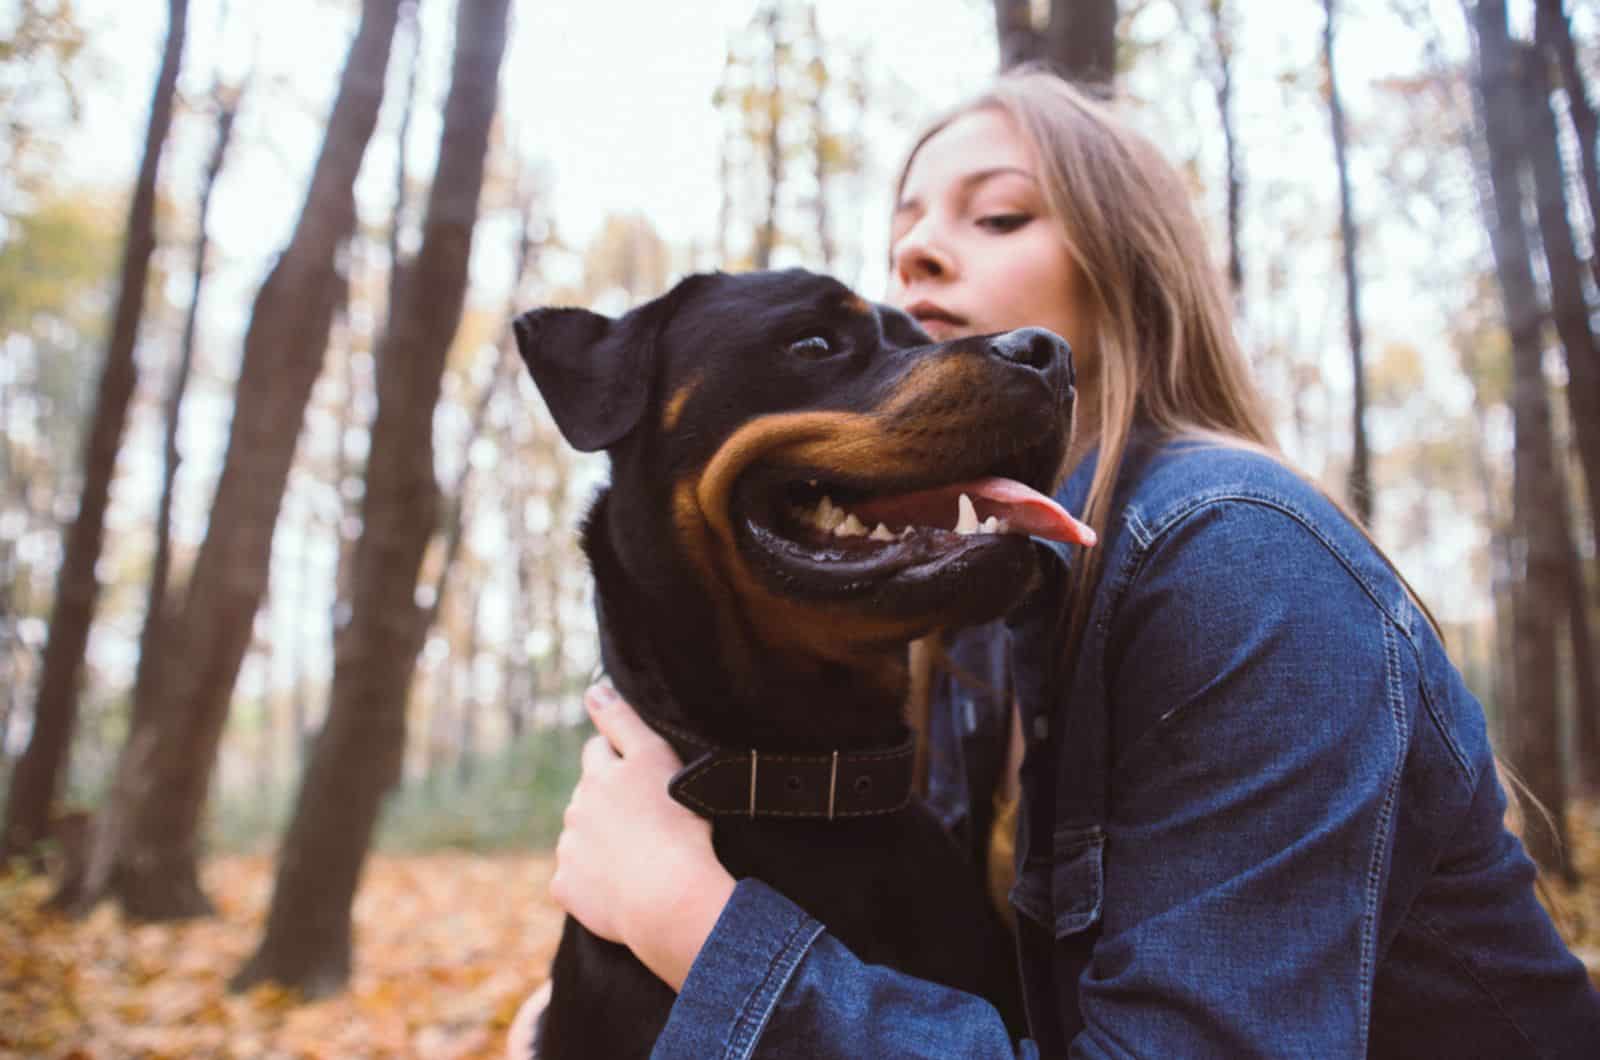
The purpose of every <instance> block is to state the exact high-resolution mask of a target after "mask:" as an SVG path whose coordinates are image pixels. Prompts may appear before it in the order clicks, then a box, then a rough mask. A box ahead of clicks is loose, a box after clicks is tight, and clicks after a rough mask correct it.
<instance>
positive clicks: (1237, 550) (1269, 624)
mask: <svg viewBox="0 0 1600 1060" xmlns="http://www.w3.org/2000/svg"><path fill="white" fill-rule="evenodd" d="M1091 474H1092V468H1090V467H1083V468H1080V470H1079V472H1078V473H1077V474H1075V475H1074V476H1073V478H1072V480H1071V481H1069V482H1068V483H1067V485H1066V487H1065V488H1064V489H1063V491H1062V500H1063V503H1064V504H1066V505H1067V507H1068V508H1069V509H1071V510H1080V509H1081V506H1082V502H1083V499H1084V497H1085V495H1086V493H1087V488H1088V482H1089V478H1090V476H1091ZM1113 511H1114V512H1115V513H1116V514H1115V516H1114V518H1113V520H1112V525H1111V526H1109V527H1108V528H1107V533H1106V535H1105V538H1104V540H1103V541H1102V543H1101V545H1100V546H1099V547H1100V548H1101V549H1103V550H1104V551H1103V563H1104V566H1103V568H1102V569H1103V571H1104V574H1103V576H1102V578H1101V580H1100V583H1099V585H1098V587H1097V589H1096V591H1095V597H1094V600H1093V604H1092V609H1091V613H1090V617H1089V621H1088V625H1087V627H1086V632H1085V634H1084V638H1083V644H1082V649H1081V651H1080V652H1079V653H1078V656H1077V659H1076V662H1075V664H1074V665H1073V666H1072V667H1071V672H1070V675H1063V677H1062V678H1059V679H1057V678H1052V677H1051V676H1049V675H1051V674H1052V673H1053V671H1054V669H1055V667H1054V665H1053V664H1054V663H1055V662H1057V661H1058V660H1059V658H1060V652H1061V650H1062V649H1061V647H1060V645H1059V644H1058V643H1055V642H1054V641H1053V640H1052V639H1051V637H1050V635H1049V628H1050V623H1049V622H1048V620H1047V619H1048V616H1050V615H1052V614H1053V613H1054V609H1055V607H1056V605H1057V602H1058V601H1059V595H1058V594H1059V593H1060V592H1061V591H1062V589H1063V586H1064V584H1065V579H1064V571H1062V570H1061V569H1057V570H1056V571H1055V572H1054V576H1053V577H1050V578H1047V579H1046V580H1045V584H1044V585H1043V586H1042V587H1041V589H1040V590H1039V591H1038V592H1037V593H1035V594H1034V595H1033V597H1032V598H1030V599H1029V600H1028V601H1026V602H1025V603H1024V604H1023V605H1022V606H1020V607H1019V608H1018V610H1017V612H1016V613H1014V614H1013V615H1012V616H1011V617H1010V619H1009V624H1008V625H1007V626H1004V627H1001V626H995V627H988V628H986V629H984V630H980V631H977V632H975V633H974V634H971V635H969V636H968V638H967V639H966V641H965V644H964V646H963V648H964V650H965V651H966V652H967V655H966V658H967V659H968V660H969V661H970V660H974V659H976V660H978V661H979V662H982V661H983V660H984V659H987V660H988V661H989V663H990V664H991V668H990V670H989V673H990V675H991V677H993V676H1000V677H1001V678H1002V679H1003V675H1004V672H1005V670H1004V667H1003V666H999V665H998V663H1000V662H1003V656H1004V653H1005V651H1007V650H1008V651H1009V652H1010V653H1011V655H1012V656H1013V658H1012V661H1011V666H1010V670H1009V672H1010V673H1011V674H1012V675H1013V678H1012V679H1013V680H1014V681H1015V687H1014V689H1012V690H1011V691H1013V692H1014V694H1015V695H1016V697H1017V700H1018V702H1019V703H1020V705H1021V709H1022V711H1023V726H1024V732H1025V734H1026V735H1027V742H1028V746H1027V750H1026V755H1025V758H1024V762H1023V767H1022V814H1021V820H1020V822H1019V827H1018V844H1017V846H1018V849H1017V861H1018V876H1017V882H1016V886H1015V887H1014V888H1013V890H1012V892H1011V903H1012V905H1013V907H1014V908H1015V909H1016V911H1017V912H1018V914H1019V915H1018V917H1017V922H1018V935H1019V937H1018V952H1019V955H1020V959H1021V963H1022V970H1023V976H1024V981H1025V989H1026V993H1027V1003H1028V1017H1029V1026H1030V1028H1031V1030H1030V1033H1031V1035H1032V1039H1031V1040H1030V1041H1026V1042H1021V1043H1016V1042H1012V1041H1009V1040H1008V1039H1007V1036H1006V1032H1005V1029H1004V1027H1003V1026H1002V1024H1001V1022H1000V1019H999V1017H998V1016H997V1015H996V1013H995V1012H994V1010H993V1009H991V1008H990V1007H989V1006H988V1005H987V1004H985V1003H984V1002H983V1001H981V1000H980V999H978V998H976V997H973V996H970V995H965V994H961V993H958V992H956V991H952V990H949V989H946V988H943V987H940V986H936V985H933V984H930V983H926V982H922V981H918V980H915V979H912V978H910V977H908V976H905V975H901V974H899V973H896V972H893V971H889V970H887V969H884V968H881V967H876V966H868V965H864V964H862V963H861V962H860V961H858V960H857V959H856V958H855V957H854V956H852V955H851V954H850V953H849V952H848V951H847V950H846V949H845V948H844V947H843V946H841V945H840V944H839V943H838V942H837V941H835V940H834V939H833V938H832V937H831V936H830V935H828V934H827V932H825V931H824V930H823V929H822V928H821V926H820V925H819V924H817V923H816V921H814V920H813V919H812V918H811V917H809V916H807V915H806V914H805V913H804V912H803V911H801V910H800V909H799V908H797V907H796V906H794V905H793V904H792V903H790V902H789V901H788V900H787V899H785V898H783V897H782V896H780V895H778V894H777V893H775V892H774V891H772V890H771V889H770V888H768V887H766V886H765V885H763V884H761V883H759V882H757V881H753V880H744V881H741V882H740V883H739V885H738V887H737V888H736V890H735V892H734V895H733V898H732V899H731V901H730V902H729V904H728V906H727V908H726V909H725V910H724V911H723V914H722V916H721V918H720V920H719V921H718V923H717V925H716V927H715V929H714V930H713V932H712V934H711V936H710V938H709V939H708V941H707V943H706V945H705V947H704V948H703V950H702V951H701V953H700V955H699V957H698V958H697V960H696V962H695V964H694V966H693V968H692V969H691V971H690V974H689V977H688V980H687V982H685V984H684V988H683V991H682V993H681V994H680V996H679V998H678V1001H677V1004H676V1005H675V1007H674V1009H673V1013H672V1017H671V1019H670V1021H669V1023H668V1026H667V1029H666V1032H665V1033H664V1034H663V1036H662V1037H661V1039H660V1041H659V1043H658V1044H657V1047H656V1052H655V1055H657V1056H662V1057H695V1058H701V1057H711V1056H726V1057H746V1056H759V1057H772V1058H779V1057H783V1058H788V1057H794V1058H802V1057H803V1058H814V1057H820V1056H831V1057H889V1056H896V1057H899V1056H929V1057H934V1056H937V1057H953V1056H962V1057H1000V1056H1039V1055H1043V1056H1068V1055H1071V1056H1084V1057H1102V1056H1104V1057H1128V1056H1138V1057H1174V1056H1184V1057H1198V1056H1215V1057H1230V1058H1233V1057H1246V1056H1274V1057H1279V1056H1307V1057H1358V1056H1363V1055H1367V1056H1376V1057H1430V1056H1438V1057H1494V1058H1506V1057H1536V1056H1537V1057H1591V1058H1592V1057H1600V995H1597V994H1596V992H1595V990H1594V988H1593V987H1592V986H1591V985H1590V984H1589V981H1588V979H1587V977H1586V975H1585V972H1584V969H1583V967H1582V965H1581V964H1580V963H1579V962H1578V961H1577V959H1576V958H1574V957H1573V956H1572V955H1571V954H1570V953H1569V952H1568V951H1567V950H1566V948H1565V947H1564V946H1563V945H1562V943H1561V941H1560V939H1559V937H1558V936H1557V935H1556V932H1555V930H1554V928H1553V927H1552V925H1551V923H1550V920H1549V918H1548V917H1547V916H1546V915H1545V913H1544V911H1543V909H1542V908H1541V907H1540V906H1539V904H1538V903H1537V901H1536V900H1535V897H1534V892H1533V878H1534V870H1533V867H1532V865H1531V864H1530V863H1529V861H1528V859H1527V857H1526V855H1525V854H1524V852H1523V850H1522V847H1521V844H1520V843H1519V842H1518V841H1517V840H1516V839H1515V838H1514V837H1513V836H1511V835H1510V834H1508V833H1507V832H1506V831H1505V829H1504V828H1503V826H1502V824H1501V820H1502V816H1503V814H1504V811H1505V800H1504V797H1503V795H1502V792H1501V789H1500V787H1499V784H1498V781H1497V779H1496V775H1495V771H1494V767H1493V764H1492V759H1491V755H1490V748H1489V742H1488V737H1487V733H1486V730H1485V724H1484V717H1483V712H1482V709H1481V708H1480V707H1479V705H1478V703H1477V702H1476V701H1475V700H1474V699H1473V697H1472V696H1471V694H1470V693H1469V692H1468V691H1467V690H1466V688H1465V686H1464V685H1463V684H1462V681H1461V678H1460V676H1459V675H1458V673H1457V672H1456V670H1455V668H1454V667H1453V666H1452V665H1451V664H1450V662H1449V660H1448V659H1447V658H1446V657H1445V654H1444V650H1443V648H1442V646H1441V644H1440V642H1439V640H1438V638H1437V637H1436V636H1435V635H1434V633H1433V631H1432V629H1431V628H1430V626H1429V624H1428V622H1427V621H1426V619H1425V618H1424V617H1423V616H1422V615H1421V614H1420V613H1419V611H1418V610H1417V608H1416V606H1415V605H1414V604H1413V603H1412V602H1411V600H1410V599H1409V598H1408V596H1407V594H1406V592H1405V590H1404V588H1403V587H1402V586H1401V584H1400V582H1399V580H1398V579H1397V578H1396V577H1395V575H1394V573H1393V572H1392V571H1391V570H1390V569H1389V568H1388V566H1387V565H1386V564H1385V563H1384V561H1383V559H1382V558H1381V557H1380V556H1379V555H1378V554H1377V553H1376V552H1375V550H1374V549H1373V548H1372V547H1371V545H1370V544H1369V543H1368V542H1367V541H1366V539H1365V538H1364V537H1363V536H1362V535H1361V534H1360V533H1359V532H1358V531H1357V530H1356V529H1355V528H1354V527H1352V526H1351V525H1350V524H1349V522H1348V521H1347V520H1346V519H1345V518H1344V517H1343V516H1342V515H1340V513H1339V512H1338V511H1337V510H1336V509H1335V508H1334V507H1333V506H1332V505H1330V504H1329V503H1328V502H1327V500H1326V499H1325V498H1323V497H1322V496H1321V495H1320V494H1318V493H1317V491H1316V490H1314V489H1312V488H1311V487H1310V486H1308V485H1307V484H1306V483H1304V482H1303V481H1301V480H1300V479H1299V478H1298V477H1297V476H1296V475H1294V474H1293V473H1292V472H1290V471H1288V470H1287V469H1285V468H1283V467H1281V466H1279V465H1278V464H1276V463H1274V462H1273V461H1271V460H1268V459H1267V458H1265V457H1262V456H1258V455H1255V454H1251V453H1246V452H1241V451H1238V450H1234V449H1228V448H1222V447H1218V446H1214V445H1209V444H1202V443H1197V442H1181V443H1173V442H1169V443H1167V444H1164V445H1154V444H1150V445H1135V446H1133V447H1131V448H1130V452H1129V457H1128V460H1127V462H1126V464H1125V466H1124V473H1123V475H1122V478H1121V487H1120V489H1119V492H1118V499H1117V500H1116V502H1115V504H1114V506H1113ZM1050 555H1051V556H1052V557H1055V554H1054V553H1051V554H1050ZM1056 561H1057V558H1052V559H1051V562H1056ZM997 644H999V645H1001V647H1000V648H998V649H997V648H996V647H995V645H997ZM947 691H950V694H947V695H945V696H943V697H941V701H940V704H939V705H940V706H941V708H942V710H943V714H942V715H941V716H940V719H939V720H937V721H936V722H935V724H934V725H933V727H932V730H933V743H934V754H933V758H932V761H933V778H932V786H931V790H930V797H931V801H932V802H933V803H934V805H935V807H936V808H937V809H939V810H940V811H941V812H942V813H943V814H944V815H945V819H946V821H947V823H948V824H949V825H950V826H951V828H952V830H953V831H954V832H955V833H956V834H957V835H958V837H960V838H963V839H965V840H967V841H968V842H969V843H971V844H973V849H974V850H975V851H976V850H977V849H978V848H979V846H980V845H981V842H982V840H983V837H984V833H985V831H986V828H987V817H986V814H985V812H984V811H985V810H986V808H987V806H988V798H987V793H988V791H989V789H990V786H991V785H992V782H993V776H994V770H995V769H996V768H997V766H996V764H995V763H996V758H995V757H994V754H993V753H992V752H993V751H994V749H995V748H997V747H998V746H1000V741H1001V739H1002V738H1003V730H1004V714H1003V706H1001V704H1003V699H1002V698H1000V697H994V698H988V699H984V698H982V697H978V698H974V697H973V696H972V695H970V694H962V693H960V692H956V691H953V690H950V689H947ZM985 749H987V750H985ZM928 929H929V930H930V931H937V930H938V925H936V924H930V925H929V926H928Z"/></svg>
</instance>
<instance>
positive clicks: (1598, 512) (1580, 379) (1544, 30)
mask: <svg viewBox="0 0 1600 1060" xmlns="http://www.w3.org/2000/svg"><path fill="white" fill-rule="evenodd" d="M1537 27H1538V28H1537V34H1538V43H1539V46H1540V47H1541V48H1542V49H1543V50H1544V52H1545V56H1546V58H1547V60H1551V61H1554V62H1556V63H1557V64H1558V66H1559V69H1560V72H1561V87H1562V88H1563V89H1564V90H1565V91H1566V96H1567V110H1568V113H1570V114H1571V116H1572V127H1573V131H1574V132H1576V133H1577V141H1578V156H1579V163H1580V164H1579V169H1580V171H1581V172H1582V174H1583V182H1582V183H1583V188H1584V192H1585V193H1586V198H1587V201H1588V206H1589V224H1590V226H1591V228H1590V230H1591V231H1592V232H1600V161H1597V159H1596V157H1595V153H1596V150H1597V146H1596V142H1595V140H1596V137H1597V136H1600V121H1597V120H1596V118H1595V113H1594V108H1593V107H1591V106H1590V104H1589V90H1588V87H1587V85H1586V84H1585V83H1584V80H1583V73H1582V70H1581V69H1580V67H1579V66H1578V56H1577V52H1576V50H1575V49H1574V48H1573V46H1572V31H1571V27H1570V26H1569V25H1568V23H1567V16H1566V14H1565V13H1564V12H1563V11H1562V10H1561V0H1539V14H1538V20H1537ZM1535 102H1536V103H1537V105H1538V107H1539V110H1540V115H1539V116H1540V120H1541V123H1542V122H1544V121H1545V120H1546V118H1545V116H1546V115H1549V117H1548V122H1549V124H1548V125H1547V126H1544V128H1546V129H1547V130H1548V132H1540V133H1539V134H1538V136H1540V137H1543V136H1546V135H1548V136H1549V142H1548V144H1547V145H1546V144H1541V145H1540V146H1542V147H1544V148H1545V154H1546V155H1547V156H1552V157H1554V159H1555V165H1556V167H1557V168H1556V176H1557V179H1556V180H1555V181H1554V182H1553V183H1550V184H1549V185H1548V186H1549V191H1548V194H1547V192H1546V190H1544V189H1545V188H1546V185H1547V183H1548V174H1546V177H1544V178H1541V184H1540V187H1541V191H1540V193H1539V198H1540V202H1541V203H1542V202H1544V200H1545V199H1546V198H1547V197H1548V198H1550V199H1551V200H1552V202H1553V201H1554V199H1555V197H1556V195H1557V194H1559V195H1560V196H1561V201H1562V207H1561V210H1562V213H1561V216H1562V220H1563V224H1565V223H1566V216H1567V215H1566V193H1565V189H1564V187H1563V183H1562V182H1563V180H1564V174H1565V169H1564V168H1563V167H1562V166H1561V161H1560V150H1561V147H1560V144H1559V142H1558V141H1557V139H1556V135H1555V118H1554V115H1553V114H1551V112H1550V101H1549V86H1548V84H1546V85H1545V98H1544V99H1543V100H1539V101H1535ZM1543 162H1544V165H1545V166H1546V167H1548V166H1549V164H1550V157H1546V158H1544V159H1543ZM1543 217H1544V215H1543V214H1542V213H1541V214H1540V225H1541V227H1543V225H1544V219H1543ZM1560 242H1562V243H1563V244H1564V246H1566V247H1570V246H1571V245H1572V236H1571V232H1570V230H1569V231H1568V232H1567V234H1566V236H1565V238H1564V239H1561V240H1560ZM1572 258H1573V261H1574V262H1576V260H1577V253H1576V251H1574V252H1573V254H1572ZM1590 267H1591V268H1592V269H1593V270H1594V276H1593V279H1594V281H1595V282H1596V283H1597V284H1600V254H1591V256H1590ZM1551 269H1552V276H1551V285H1552V288H1553V287H1554V284H1555V277H1554V275H1553V272H1554V264H1553V263H1552V266H1551ZM1567 286H1568V287H1569V288H1570V287H1572V286H1573V278H1571V277H1568V278H1567ZM1569 293H1570V292H1569ZM1556 302H1557V304H1556V306H1555V312H1556V325H1557V327H1561V326H1562V324H1563V323H1565V324H1566V326H1567V329H1568V330H1570V331H1571V332H1572V334H1573V335H1574V336H1577V334H1578V327H1579V325H1580V324H1581V325H1582V327H1583V329H1584V331H1585V332H1587V331H1588V330H1589V329H1588V320H1589V318H1588V313H1587V310H1586V308H1585V306H1584V301H1583V284H1582V280H1581V278H1577V280H1576V300H1575V301H1574V300H1572V299H1571V298H1570V297H1568V298H1561V297H1559V296H1558V297H1557V298H1556ZM1561 343H1562V345H1563V346H1564V347H1565V348H1566V353H1567V376H1568V379H1569V383H1568V386H1567V408H1568V410H1569V412H1570V418H1571V420H1572V437H1573V442H1574V444H1575V445H1576V447H1577V450H1578V460H1579V463H1580V465H1581V466H1582V468H1583V481H1584V488H1585V490H1586V492H1587V493H1588V495H1589V526H1590V529H1591V531H1592V534H1593V539H1592V541H1591V545H1592V547H1593V549H1594V552H1595V554H1596V555H1600V350H1597V349H1596V346H1595V343H1594V338H1593V335H1592V334H1591V335H1590V339H1589V341H1588V342H1587V343H1581V342H1578V343H1575V342H1569V341H1568V339H1567V330H1564V331H1563V332H1562V336H1561ZM1596 726H1600V719H1595V721H1594V722H1593V723H1592V725H1591V729H1592V728H1594V727H1596Z"/></svg>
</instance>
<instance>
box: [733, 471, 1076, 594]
mask: <svg viewBox="0 0 1600 1060" xmlns="http://www.w3.org/2000/svg"><path fill="white" fill-rule="evenodd" d="M1005 470H1006V469H996V470H995V471H994V472H992V473H983V474H978V475H975V476H972V477H960V476H957V477H954V478H952V479H950V480H948V481H944V482H932V483H930V482H898V483H883V484H871V483H865V482H861V481H858V480H853V479H850V478H846V477H842V476H839V475H833V476H830V475H829V474H828V473H827V472H823V471H820V470H818V471H815V472H805V471H800V472H796V471H795V470H793V469H789V470H777V469H768V470H764V471H755V472H753V473H752V474H750V475H747V476H746V478H745V481H744V482H742V483H741V487H740V489H739V490H738V491H736V500H735V509H736V513H737V517H736V523H737V524H738V525H739V526H740V530H741V534H740V536H741V537H742V538H743V539H744V540H743V544H744V546H745V547H746V549H747V550H748V551H752V552H754V553H755V554H756V558H757V559H758V561H759V563H760V565H761V566H763V567H765V568H766V569H767V570H768V571H769V572H770V573H772V574H774V575H776V576H777V577H778V578H779V579H780V580H781V581H782V583H783V584H784V587H785V589H786V590H787V591H789V592H791V593H799V594H803V595H815V596H824V597H834V598H837V597H841V596H851V595H859V594H862V593H866V592H874V591H880V590H882V589H884V588H885V587H886V586H890V585H893V584H895V583H898V584H900V585H901V586H902V587H909V586H910V585H912V584H916V585H921V586H923V587H925V588H927V589H931V588H932V587H933V585H934V583H943V582H945V581H946V580H947V579H956V578H960V579H963V580H966V579H971V578H974V577H982V576H983V575H984V573H985V571H986V570H990V569H991V567H990V565H991V564H993V565H995V566H994V571H995V573H998V571H999V568H1013V567H1017V566H1019V565H1023V564H1025V563H1026V559H1025V557H1026V556H1027V553H1028V542H1029V538H1030V537H1039V538H1045V539H1049V540H1053V541H1061V542H1066V543H1069V544H1080V545H1092V544H1093V543H1094V532H1093V531H1092V530H1090V529H1089V527H1087V526H1086V525H1084V524H1083V523H1082V522H1080V521H1079V520H1077V519H1076V518H1074V517H1073V516H1072V515H1071V514H1069V513H1068V512H1067V511H1066V510H1065V509H1063V508H1062V507H1061V506H1060V505H1059V504H1057V503H1056V502H1055V501H1054V500H1052V499H1051V498H1050V497H1048V496H1046V495H1045V494H1044V493H1042V492H1040V491H1039V490H1037V489H1035V488H1034V487H1032V486H1030V485H1027V484H1026V483H1025V482H1023V481H1021V477H1020V475H1019V476H1018V477H1012V476H1011V475H1008V474H1006V473H1004V472H1005ZM1030 477H1032V476H1030ZM951 587H952V588H955V587H956V586H955V585H952V586H951ZM918 595H921V594H918Z"/></svg>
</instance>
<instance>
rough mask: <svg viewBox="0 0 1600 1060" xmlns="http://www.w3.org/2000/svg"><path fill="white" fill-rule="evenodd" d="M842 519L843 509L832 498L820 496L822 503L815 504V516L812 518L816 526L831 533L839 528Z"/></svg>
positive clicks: (843, 518)
mask: <svg viewBox="0 0 1600 1060" xmlns="http://www.w3.org/2000/svg"><path fill="white" fill-rule="evenodd" d="M844 520H845V510H844V509H843V508H841V507H839V506H838V505H837V504H834V503H833V499H832V498H830V497H824V498H822V503H820V504H818V505H817V516H816V519H815V520H814V521H815V523H816V525H817V527H818V528H819V529H821V530H826V531H827V532H828V533H830V534H831V533H833V532H834V531H836V530H838V529H839V526H840V524H841V523H843V522H844Z"/></svg>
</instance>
